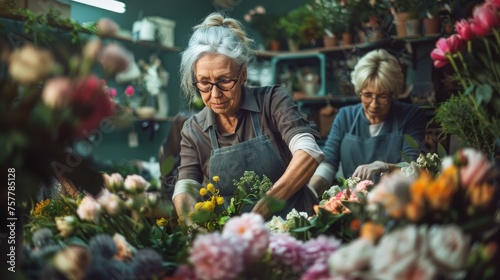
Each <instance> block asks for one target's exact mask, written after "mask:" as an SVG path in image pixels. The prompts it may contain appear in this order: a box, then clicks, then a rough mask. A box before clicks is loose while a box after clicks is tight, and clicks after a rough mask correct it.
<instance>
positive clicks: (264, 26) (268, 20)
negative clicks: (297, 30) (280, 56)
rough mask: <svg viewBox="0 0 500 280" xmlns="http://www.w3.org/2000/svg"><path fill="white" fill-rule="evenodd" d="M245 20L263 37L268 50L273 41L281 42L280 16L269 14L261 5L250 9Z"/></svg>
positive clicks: (244, 17)
mask: <svg viewBox="0 0 500 280" xmlns="http://www.w3.org/2000/svg"><path fill="white" fill-rule="evenodd" d="M243 19H244V20H245V22H247V23H248V24H249V25H250V26H251V28H252V29H253V30H255V31H257V32H258V34H259V35H260V36H261V37H262V41H263V43H264V46H265V47H266V48H268V47H270V43H271V42H272V41H274V40H279V35H280V28H279V27H278V21H279V16H277V15H272V14H268V13H267V12H266V9H265V8H264V7H263V6H260V5H259V6H256V7H255V8H252V9H250V10H249V11H248V12H247V13H246V14H245V15H244V16H243Z"/></svg>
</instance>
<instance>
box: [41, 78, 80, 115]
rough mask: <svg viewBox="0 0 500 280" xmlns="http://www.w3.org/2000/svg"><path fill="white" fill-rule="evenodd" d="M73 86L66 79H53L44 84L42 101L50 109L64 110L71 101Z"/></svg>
mask: <svg viewBox="0 0 500 280" xmlns="http://www.w3.org/2000/svg"><path fill="white" fill-rule="evenodd" d="M72 90H73V85H72V83H71V80H70V79H69V78H66V77H59V78H53V79H50V80H48V81H47V82H46V83H45V86H44V88H43V92H42V100H43V103H44V104H45V105H47V106H48V107H50V108H56V109H60V108H64V107H66V106H67V105H68V103H69V102H70V101H71V94H72Z"/></svg>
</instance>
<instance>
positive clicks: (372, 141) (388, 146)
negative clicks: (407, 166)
mask: <svg viewBox="0 0 500 280" xmlns="http://www.w3.org/2000/svg"><path fill="white" fill-rule="evenodd" d="M362 113H363V108H362V107H360V109H359V111H358V114H357V115H356V117H355V119H354V121H353V123H352V125H351V128H350V129H349V132H348V133H346V135H345V136H344V138H343V139H342V142H341V144H340V161H341V162H342V170H343V173H344V177H346V178H349V177H351V176H352V174H353V173H354V171H355V170H356V168H357V167H358V166H359V165H362V164H367V163H372V162H374V161H376V160H380V161H383V162H389V163H397V162H399V161H400V160H401V150H402V145H403V141H404V138H403V133H402V132H401V131H398V120H397V118H395V119H394V120H392V121H391V123H392V126H391V128H390V130H389V133H387V134H382V135H377V136H373V137H369V138H366V139H363V138H361V137H359V136H358V135H356V134H355V133H354V130H355V127H356V126H357V125H358V122H359V121H360V117H361V114H362ZM386 125H387V122H386V123H385V124H384V126H386ZM383 129H384V127H382V130H383ZM379 179H380V176H379V175H377V176H374V177H373V178H371V180H372V181H374V182H377V181H378V180H379Z"/></svg>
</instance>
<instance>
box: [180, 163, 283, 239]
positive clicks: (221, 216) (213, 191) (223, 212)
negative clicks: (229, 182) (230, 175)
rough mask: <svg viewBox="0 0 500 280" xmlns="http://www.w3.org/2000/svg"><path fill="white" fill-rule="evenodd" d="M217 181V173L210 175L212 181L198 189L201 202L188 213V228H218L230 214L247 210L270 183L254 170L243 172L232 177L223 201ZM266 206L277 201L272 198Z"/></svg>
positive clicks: (262, 195)
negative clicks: (232, 188)
mask: <svg viewBox="0 0 500 280" xmlns="http://www.w3.org/2000/svg"><path fill="white" fill-rule="evenodd" d="M219 180H220V178H219V176H214V177H213V178H212V181H213V183H208V184H207V187H206V188H201V189H200V195H201V196H202V197H203V199H204V201H201V202H198V203H196V204H195V206H194V211H193V212H192V213H190V218H191V219H192V221H193V222H194V225H192V226H190V227H191V228H198V227H202V228H205V229H206V230H208V231H209V232H212V231H216V230H221V229H222V228H223V227H224V224H225V223H226V222H227V221H228V220H229V219H230V218H231V217H233V216H239V215H241V214H242V212H243V211H244V209H246V210H250V209H251V208H248V207H252V206H253V205H255V204H256V203H257V201H258V200H259V199H261V198H263V197H265V195H266V192H267V191H268V190H269V189H270V188H271V186H272V182H271V180H270V179H269V178H268V177H266V176H263V178H262V179H260V178H259V176H258V175H257V174H256V173H255V172H253V171H245V172H244V173H243V177H241V178H240V180H239V181H237V180H233V183H234V185H235V186H236V189H235V191H234V195H233V196H232V197H231V200H230V201H229V203H228V202H225V201H224V197H222V196H221V195H220V190H219V189H218V188H217V187H216V185H217V183H218V182H219ZM269 199H270V198H269ZM269 205H270V206H271V207H280V205H281V203H279V202H277V201H276V202H274V204H273V203H270V204H269Z"/></svg>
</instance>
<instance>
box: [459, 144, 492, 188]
mask: <svg viewBox="0 0 500 280" xmlns="http://www.w3.org/2000/svg"><path fill="white" fill-rule="evenodd" d="M459 153H462V155H463V156H465V158H466V159H467V160H466V161H467V162H466V164H465V166H462V167H461V168H460V177H461V182H462V186H464V187H466V186H473V185H477V184H478V183H480V182H481V181H483V180H484V179H485V178H486V177H487V176H486V175H487V174H488V172H490V170H491V163H490V161H489V160H488V158H486V156H485V155H484V154H483V153H481V152H479V151H477V150H474V149H471V148H465V149H463V150H461V151H460V152H459Z"/></svg>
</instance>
